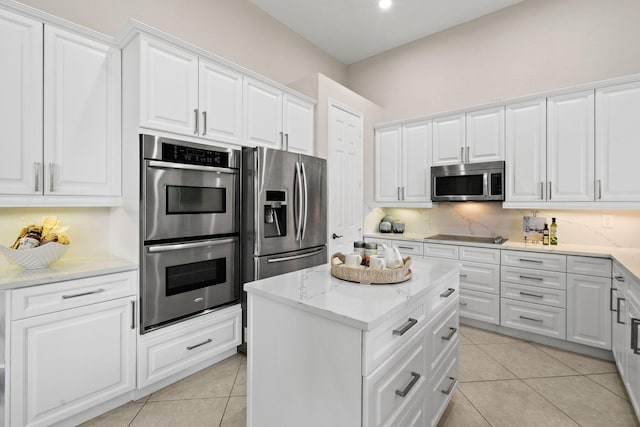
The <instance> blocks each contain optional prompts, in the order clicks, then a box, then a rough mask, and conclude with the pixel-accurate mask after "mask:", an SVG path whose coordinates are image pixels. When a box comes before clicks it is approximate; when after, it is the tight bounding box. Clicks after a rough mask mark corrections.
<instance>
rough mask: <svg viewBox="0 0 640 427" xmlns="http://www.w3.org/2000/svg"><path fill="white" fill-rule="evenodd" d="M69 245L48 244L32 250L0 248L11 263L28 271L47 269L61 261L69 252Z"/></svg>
mask: <svg viewBox="0 0 640 427" xmlns="http://www.w3.org/2000/svg"><path fill="white" fill-rule="evenodd" d="M68 248H69V245H63V244H60V243H57V242H51V243H47V244H46V245H42V246H38V247H37V248H31V249H10V248H6V247H4V246H0V252H2V254H3V255H4V257H5V258H6V259H7V260H8V261H9V262H10V263H11V264H15V265H19V266H20V267H23V268H25V269H27V270H34V269H36V268H46V267H48V266H49V265H51V264H53V263H54V262H56V261H57V260H59V259H60V258H61V257H62V255H64V253H65V252H66V251H67V249H68Z"/></svg>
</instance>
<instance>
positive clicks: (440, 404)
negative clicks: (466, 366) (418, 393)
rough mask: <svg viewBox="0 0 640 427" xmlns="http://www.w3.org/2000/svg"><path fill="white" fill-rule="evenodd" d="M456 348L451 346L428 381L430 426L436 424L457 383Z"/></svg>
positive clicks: (432, 426) (433, 426)
mask: <svg viewBox="0 0 640 427" xmlns="http://www.w3.org/2000/svg"><path fill="white" fill-rule="evenodd" d="M459 369H460V367H459V362H458V348H457V347H455V348H452V349H451V350H450V352H449V354H447V357H446V358H445V359H444V363H442V365H441V366H440V368H439V369H438V371H436V373H435V374H434V375H433V377H432V378H431V382H430V387H429V391H430V392H431V423H430V425H431V427H435V426H436V425H438V421H439V420H440V418H441V417H442V414H443V413H444V411H445V409H447V405H448V404H449V401H450V400H451V397H452V394H453V391H454V389H455V386H456V384H457V383H458V375H459Z"/></svg>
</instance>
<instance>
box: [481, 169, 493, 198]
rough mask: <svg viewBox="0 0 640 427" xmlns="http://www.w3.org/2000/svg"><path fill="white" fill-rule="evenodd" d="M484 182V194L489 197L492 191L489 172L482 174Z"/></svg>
mask: <svg viewBox="0 0 640 427" xmlns="http://www.w3.org/2000/svg"><path fill="white" fill-rule="evenodd" d="M482 182H483V183H484V196H485V197H486V198H489V196H490V195H491V194H490V193H491V191H490V190H489V173H487V172H485V173H483V174H482Z"/></svg>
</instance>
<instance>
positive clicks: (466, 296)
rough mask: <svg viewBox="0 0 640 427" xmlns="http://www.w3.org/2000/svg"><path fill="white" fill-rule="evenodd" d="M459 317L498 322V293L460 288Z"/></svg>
mask: <svg viewBox="0 0 640 427" xmlns="http://www.w3.org/2000/svg"><path fill="white" fill-rule="evenodd" d="M459 305H460V317H466V318H468V319H475V320H481V321H483V322H487V323H493V324H494V325H499V324H500V295H495V294H488V293H486V292H476V291H470V290H468V289H461V290H460V302H459Z"/></svg>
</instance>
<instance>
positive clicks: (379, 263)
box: [369, 256, 387, 270]
mask: <svg viewBox="0 0 640 427" xmlns="http://www.w3.org/2000/svg"><path fill="white" fill-rule="evenodd" d="M386 265H387V263H386V262H385V260H384V257H381V256H372V257H371V258H369V268H371V269H372V270H382V269H383V268H384V267H385V266H386Z"/></svg>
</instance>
